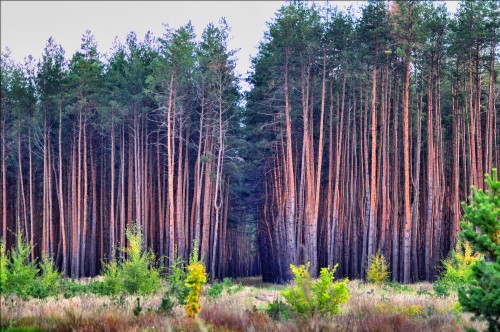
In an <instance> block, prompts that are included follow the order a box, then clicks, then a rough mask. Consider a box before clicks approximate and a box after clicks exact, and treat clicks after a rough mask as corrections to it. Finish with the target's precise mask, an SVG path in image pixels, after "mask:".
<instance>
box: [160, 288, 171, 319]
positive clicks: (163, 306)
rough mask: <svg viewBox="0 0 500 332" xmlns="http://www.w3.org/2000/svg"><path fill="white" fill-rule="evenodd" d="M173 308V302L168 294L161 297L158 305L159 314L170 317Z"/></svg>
mask: <svg viewBox="0 0 500 332" xmlns="http://www.w3.org/2000/svg"><path fill="white" fill-rule="evenodd" d="M173 308H174V302H173V301H172V299H171V298H170V293H168V292H166V293H165V295H163V297H162V299H161V303H160V307H159V308H158V311H159V312H162V313H165V314H167V315H168V316H170V315H172V314H173V312H172V309H173Z"/></svg>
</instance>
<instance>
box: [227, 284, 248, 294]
mask: <svg viewBox="0 0 500 332" xmlns="http://www.w3.org/2000/svg"><path fill="white" fill-rule="evenodd" d="M244 288H245V287H244V286H243V284H242V283H237V284H236V285H234V286H233V287H229V288H228V289H227V293H228V294H229V295H234V294H236V293H238V292H241V291H242V290H243V289H244Z"/></svg>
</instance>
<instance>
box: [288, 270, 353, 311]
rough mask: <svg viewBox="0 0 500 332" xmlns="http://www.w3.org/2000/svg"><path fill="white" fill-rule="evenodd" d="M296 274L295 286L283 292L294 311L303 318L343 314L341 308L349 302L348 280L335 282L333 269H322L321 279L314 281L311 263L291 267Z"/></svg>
mask: <svg viewBox="0 0 500 332" xmlns="http://www.w3.org/2000/svg"><path fill="white" fill-rule="evenodd" d="M290 268H291V270H292V273H293V274H294V276H295V278H294V283H295V285H294V286H291V287H288V288H286V289H285V290H283V291H281V294H282V296H283V297H284V298H285V299H286V301H287V302H288V304H289V305H290V306H291V307H292V309H293V311H295V312H296V313H297V314H299V315H300V316H303V317H312V316H315V315H319V316H332V315H336V314H339V313H341V310H340V306H341V305H342V304H343V303H346V302H347V300H349V290H348V288H347V279H345V280H343V281H341V282H337V283H335V282H334V273H335V270H336V268H337V265H335V266H334V268H333V269H330V268H329V267H328V268H322V269H321V271H320V277H319V279H318V280H317V281H313V280H312V278H311V275H310V274H309V263H307V264H306V265H300V266H295V265H293V264H291V265H290Z"/></svg>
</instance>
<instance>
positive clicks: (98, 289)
mask: <svg viewBox="0 0 500 332" xmlns="http://www.w3.org/2000/svg"><path fill="white" fill-rule="evenodd" d="M86 290H87V291H88V292H89V293H91V294H95V295H100V296H103V295H113V294H112V293H110V292H109V290H108V288H106V286H105V284H104V281H97V280H92V281H90V282H89V283H88V284H87V287H86Z"/></svg>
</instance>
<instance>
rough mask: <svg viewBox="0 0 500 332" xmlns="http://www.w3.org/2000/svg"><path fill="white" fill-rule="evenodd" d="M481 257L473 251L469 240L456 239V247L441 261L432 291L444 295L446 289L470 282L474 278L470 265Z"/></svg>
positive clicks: (455, 288)
mask: <svg viewBox="0 0 500 332" xmlns="http://www.w3.org/2000/svg"><path fill="white" fill-rule="evenodd" d="M481 257H482V255H481V254H479V253H474V252H473V250H472V247H471V245H470V243H469V242H467V241H462V240H460V241H458V242H457V245H456V249H455V250H453V251H451V252H450V254H449V255H448V258H446V259H445V260H443V261H442V264H443V268H442V273H441V276H440V278H439V280H438V281H437V282H436V283H435V284H434V291H436V293H437V294H438V295H441V294H444V295H446V293H447V289H452V290H457V289H458V288H459V287H461V286H463V285H466V284H468V283H470V282H471V281H472V280H473V278H474V276H473V271H472V266H473V265H474V264H475V263H476V262H477V261H478V260H479V259H481ZM443 289H444V291H443Z"/></svg>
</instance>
